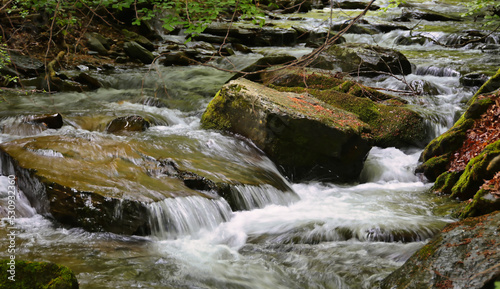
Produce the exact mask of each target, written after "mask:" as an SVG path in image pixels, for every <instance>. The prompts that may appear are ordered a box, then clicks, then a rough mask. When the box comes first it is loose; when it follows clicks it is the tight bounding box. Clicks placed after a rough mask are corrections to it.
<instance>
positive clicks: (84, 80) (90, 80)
mask: <svg viewBox="0 0 500 289" xmlns="http://www.w3.org/2000/svg"><path fill="white" fill-rule="evenodd" d="M73 80H74V81H77V82H79V83H81V84H83V85H86V86H87V87H88V88H89V89H90V90H94V89H98V88H101V87H102V83H101V82H100V81H99V80H98V79H97V78H94V77H92V76H90V75H88V74H87V73H85V72H81V73H80V74H79V75H78V76H77V77H75V78H73Z"/></svg>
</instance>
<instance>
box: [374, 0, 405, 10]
mask: <svg viewBox="0 0 500 289" xmlns="http://www.w3.org/2000/svg"><path fill="white" fill-rule="evenodd" d="M401 4H406V0H394V1H391V2H389V5H387V6H385V7H383V8H382V9H380V12H387V10H389V9H392V8H397V7H399V5H401Z"/></svg>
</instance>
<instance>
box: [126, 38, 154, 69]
mask: <svg viewBox="0 0 500 289" xmlns="http://www.w3.org/2000/svg"><path fill="white" fill-rule="evenodd" d="M123 49H124V50H125V53H126V54H127V56H128V57H130V58H132V59H138V60H140V61H141V62H142V63H144V64H151V63H152V62H153V60H154V59H155V56H154V55H153V53H151V51H149V50H147V49H146V48H144V47H142V46H141V45H140V44H138V43H137V42H135V41H129V42H125V44H123Z"/></svg>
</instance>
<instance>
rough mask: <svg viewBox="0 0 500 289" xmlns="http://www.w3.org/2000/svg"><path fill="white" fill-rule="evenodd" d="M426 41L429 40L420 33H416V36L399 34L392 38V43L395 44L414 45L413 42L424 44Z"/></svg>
mask: <svg viewBox="0 0 500 289" xmlns="http://www.w3.org/2000/svg"><path fill="white" fill-rule="evenodd" d="M427 41H429V39H428V38H427V37H424V36H420V35H417V36H403V35H400V36H398V37H396V39H395V40H394V44H396V45H415V44H418V45H424V44H425V43H426V42H427Z"/></svg>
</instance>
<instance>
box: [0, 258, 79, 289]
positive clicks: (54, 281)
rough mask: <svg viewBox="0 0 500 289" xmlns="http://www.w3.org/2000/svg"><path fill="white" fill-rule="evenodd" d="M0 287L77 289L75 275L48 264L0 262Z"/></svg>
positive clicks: (9, 260) (11, 260) (14, 260)
mask: <svg viewBox="0 0 500 289" xmlns="http://www.w3.org/2000/svg"><path fill="white" fill-rule="evenodd" d="M0 287H1V288H4V289H23V288H47V289H78V288H79V285H78V280H77V279H76V276H75V273H73V271H72V270H71V269H69V268H68V267H66V266H62V265H58V264H54V263H49V262H32V261H21V260H16V259H8V260H7V259H5V260H0Z"/></svg>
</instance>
